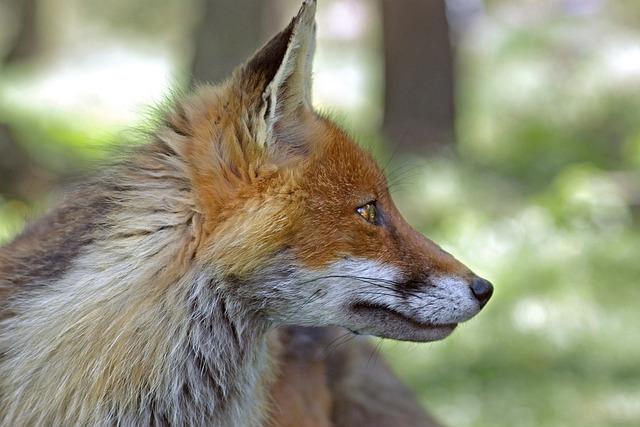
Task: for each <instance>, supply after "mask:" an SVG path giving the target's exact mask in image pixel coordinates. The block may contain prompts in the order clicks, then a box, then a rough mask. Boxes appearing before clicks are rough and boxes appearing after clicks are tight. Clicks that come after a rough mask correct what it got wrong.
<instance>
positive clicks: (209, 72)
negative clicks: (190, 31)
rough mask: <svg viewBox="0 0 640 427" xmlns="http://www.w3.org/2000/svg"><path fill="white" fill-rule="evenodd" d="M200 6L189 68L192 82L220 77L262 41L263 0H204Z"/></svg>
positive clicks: (216, 79) (225, 75)
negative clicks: (198, 23)
mask: <svg viewBox="0 0 640 427" xmlns="http://www.w3.org/2000/svg"><path fill="white" fill-rule="evenodd" d="M203 8H204V9H203V17H202V21H201V22H200V26H199V27H198V30H197V33H196V40H195V53H194V59H193V62H192V68H191V70H192V73H193V76H192V78H193V81H194V82H196V83H197V82H217V81H220V80H222V79H224V78H225V77H227V76H228V75H229V74H230V73H231V71H233V70H234V69H235V68H236V67H237V66H238V65H240V64H242V63H244V61H246V60H247V58H248V57H249V56H250V55H251V53H252V52H254V51H256V50H257V49H258V48H259V47H260V44H261V43H262V42H263V41H264V40H263V39H262V28H263V16H264V10H265V2H264V1H262V0H261V1H255V0H204V1H203Z"/></svg>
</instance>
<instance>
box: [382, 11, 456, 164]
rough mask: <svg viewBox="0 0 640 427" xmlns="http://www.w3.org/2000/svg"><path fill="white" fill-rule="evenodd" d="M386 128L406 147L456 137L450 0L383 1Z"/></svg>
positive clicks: (422, 147)
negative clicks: (447, 13) (447, 2)
mask: <svg viewBox="0 0 640 427" xmlns="http://www.w3.org/2000/svg"><path fill="white" fill-rule="evenodd" d="M382 6H383V27H384V57H385V101H384V103H385V104H384V122H383V132H384V134H385V136H386V137H387V138H388V139H389V141H390V142H391V143H392V144H393V145H394V146H396V147H399V149H400V150H401V151H409V152H415V153H432V152H434V151H438V150H439V149H440V148H442V147H443V146H446V145H448V144H449V143H451V142H452V141H453V139H454V116H455V110H454V86H453V85H454V80H453V52H452V47H451V43H450V40H449V24H448V22H447V16H446V9H445V0H402V1H397V0H383V1H382Z"/></svg>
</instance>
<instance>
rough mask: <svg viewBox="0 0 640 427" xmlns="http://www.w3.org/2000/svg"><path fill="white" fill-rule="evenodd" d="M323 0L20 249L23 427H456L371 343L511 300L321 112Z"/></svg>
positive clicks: (15, 287)
mask: <svg viewBox="0 0 640 427" xmlns="http://www.w3.org/2000/svg"><path fill="white" fill-rule="evenodd" d="M315 9H316V2H315V0H305V1H304V2H303V3H302V6H301V8H300V10H299V12H298V13H297V14H296V15H295V16H294V18H293V19H292V20H291V22H290V23H289V25H288V26H287V27H286V28H285V29H284V30H282V31H281V32H280V33H278V34H276V35H275V36H274V37H273V38H272V39H271V40H270V41H268V42H267V43H266V44H265V45H264V46H263V47H262V48H261V49H259V50H258V51H257V52H256V53H255V54H254V55H253V56H252V57H251V58H250V59H249V60H248V61H247V62H246V63H245V64H243V65H241V66H239V67H238V68H237V69H236V70H235V71H234V72H233V73H232V75H231V76H229V77H228V78H227V80H225V81H223V82H221V83H218V84H215V85H202V86H199V87H197V88H196V89H194V90H193V91H192V92H191V93H190V94H186V95H183V96H180V97H178V99H176V100H175V101H173V102H172V103H171V105H169V106H167V107H166V108H165V110H164V111H163V112H162V113H161V115H160V117H159V118H158V119H157V123H156V127H155V129H154V130H153V131H150V132H148V133H147V134H145V136H144V141H141V144H136V145H135V146H134V147H131V148H125V149H123V153H122V154H121V155H119V156H114V159H111V160H110V161H108V162H107V165H105V166H104V167H103V168H102V169H101V170H99V171H97V172H95V174H94V175H93V177H92V178H90V179H89V180H88V181H86V182H84V183H79V184H77V185H75V186H72V187H71V188H69V189H67V191H66V195H65V196H64V199H63V200H62V201H61V202H60V204H59V205H58V206H56V207H54V208H53V209H52V210H51V211H50V212H49V213H47V214H45V215H44V216H43V217H42V218H40V219H38V220H36V221H35V222H33V223H31V224H30V225H28V226H27V227H26V229H25V230H24V231H23V232H22V233H21V234H20V235H19V236H18V237H16V238H15V239H14V240H13V241H11V242H10V243H8V244H7V245H5V246H4V247H2V248H1V249H0V425H2V426H52V425H57V426H220V427H221V426H241V427H242V426H247V427H254V426H274V427H275V426H309V427H311V426H365V425H366V426H385V425H386V426H434V425H437V422H436V421H435V420H434V419H433V418H432V417H431V416H430V415H429V414H428V413H427V412H425V410H423V409H422V407H421V405H420V404H419V403H418V402H417V400H416V399H415V397H414V396H413V395H412V393H411V392H410V391H409V389H408V388H407V387H406V386H405V385H404V384H403V383H402V382H401V381H400V380H399V379H398V378H397V377H396V376H395V374H394V373H393V372H392V370H391V368H390V367H389V366H388V365H387V363H386V362H385V361H383V360H376V362H375V363H370V359H371V357H372V353H373V352H374V351H375V348H374V346H373V345H372V344H371V343H369V341H368V340H367V338H366V337H367V336H376V337H381V338H388V339H393V340H402V341H413V342H431V341H436V340H441V339H443V338H445V337H447V336H449V335H450V334H451V333H452V332H453V331H454V329H456V326H457V325H458V324H459V323H462V322H465V321H467V320H469V319H470V318H472V317H473V316H475V315H476V314H477V313H479V312H480V310H481V309H482V308H483V307H484V306H485V304H486V303H487V302H488V300H489V299H490V298H491V296H492V293H493V285H492V284H491V283H490V282H489V281H487V280H485V279H483V278H480V277H479V276H477V275H476V274H474V273H473V272H472V271H471V270H470V269H469V268H467V267H466V266H465V265H463V264H462V263H461V262H459V261H458V260H456V259H455V258H454V257H453V256H452V255H450V254H449V253H448V252H446V251H444V250H443V249H441V248H440V247H439V246H438V245H436V244H435V243H433V242H432V241H431V240H429V239H427V238H426V237H424V236H423V235H422V234H420V233H419V232H418V231H416V230H415V229H414V228H412V227H411V226H410V225H409V224H408V223H407V222H406V221H405V219H404V218H403V217H402V215H401V214H400V212H399V210H398V208H397V207H396V206H395V205H394V203H393V201H392V199H391V196H390V193H389V189H388V186H387V181H386V178H385V174H384V171H383V170H382V169H381V168H380V167H379V166H378V165H377V163H376V162H375V160H374V159H373V157H372V155H371V154H370V153H369V152H368V151H367V150H365V149H364V148H361V147H360V146H359V145H357V144H356V143H355V142H354V140H353V138H352V137H351V136H350V135H349V134H348V133H347V132H346V131H345V130H343V129H342V128H341V127H339V126H338V125H337V124H335V123H334V122H333V121H332V120H331V118H329V117H328V115H326V114H323V113H321V112H318V111H316V110H315V109H314V107H313V105H312V99H311V83H312V61H313V53H314V49H315Z"/></svg>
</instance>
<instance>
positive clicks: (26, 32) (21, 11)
mask: <svg viewBox="0 0 640 427" xmlns="http://www.w3.org/2000/svg"><path fill="white" fill-rule="evenodd" d="M16 7H17V9H18V10H17V14H16V15H17V17H18V22H19V25H18V33H17V34H16V37H15V40H14V43H13V45H12V46H11V49H10V50H9V52H8V53H7V54H6V55H5V56H4V58H3V62H4V63H5V64H9V63H11V62H14V61H19V60H22V59H29V58H32V57H34V56H36V54H37V53H38V52H39V51H40V47H41V44H40V42H41V40H40V31H39V28H38V2H37V0H20V1H18V2H17V5H16Z"/></svg>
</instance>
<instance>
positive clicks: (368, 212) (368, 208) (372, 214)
mask: <svg viewBox="0 0 640 427" xmlns="http://www.w3.org/2000/svg"><path fill="white" fill-rule="evenodd" d="M356 212H358V214H359V215H360V216H361V217H362V218H364V219H365V220H366V221H367V222H370V223H371V224H373V223H375V221H376V204H375V202H370V203H367V204H366V205H363V206H360V207H359V208H358V209H356Z"/></svg>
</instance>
